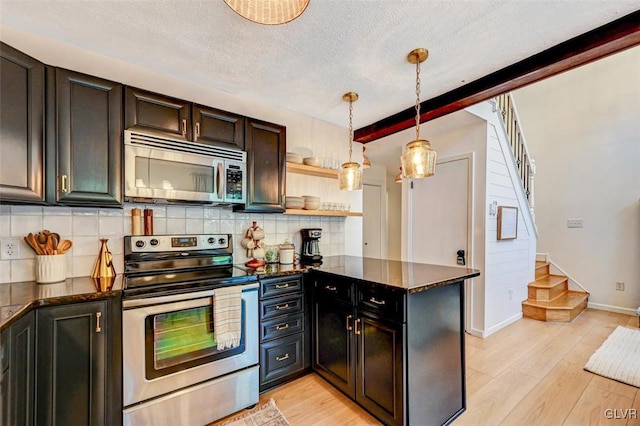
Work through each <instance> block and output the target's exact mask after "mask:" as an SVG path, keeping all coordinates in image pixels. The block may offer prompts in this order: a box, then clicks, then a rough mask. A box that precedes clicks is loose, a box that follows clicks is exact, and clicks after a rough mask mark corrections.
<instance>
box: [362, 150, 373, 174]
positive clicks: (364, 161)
mask: <svg viewBox="0 0 640 426" xmlns="http://www.w3.org/2000/svg"><path fill="white" fill-rule="evenodd" d="M366 150H367V147H365V146H363V147H362V168H363V169H368V168H369V167H371V160H369V157H367V156H366V154H365V153H364V152H365V151H366Z"/></svg>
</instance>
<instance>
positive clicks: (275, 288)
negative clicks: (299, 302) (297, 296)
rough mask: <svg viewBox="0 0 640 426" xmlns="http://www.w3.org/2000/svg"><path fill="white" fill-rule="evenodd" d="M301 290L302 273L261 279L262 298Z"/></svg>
mask: <svg viewBox="0 0 640 426" xmlns="http://www.w3.org/2000/svg"><path fill="white" fill-rule="evenodd" d="M300 291H302V278H301V277H300V275H294V276H291V277H286V278H271V279H266V280H260V299H266V298H268V297H274V296H282V295H285V294H291V293H297V292H300Z"/></svg>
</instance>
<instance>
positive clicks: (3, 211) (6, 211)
mask: <svg viewBox="0 0 640 426" xmlns="http://www.w3.org/2000/svg"><path fill="white" fill-rule="evenodd" d="M10 214H11V206H7V205H4V204H2V205H0V215H3V216H9V215H10Z"/></svg>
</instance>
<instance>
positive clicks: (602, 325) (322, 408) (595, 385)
mask: <svg viewBox="0 0 640 426" xmlns="http://www.w3.org/2000/svg"><path fill="white" fill-rule="evenodd" d="M618 325H625V326H629V327H638V318H637V317H635V316H633V317H632V316H628V315H620V314H615V313H611V312H605V311H597V310H592V309H588V310H586V311H585V312H584V313H583V314H582V315H581V316H579V317H578V318H576V319H575V320H574V321H573V322H572V323H568V324H567V323H545V322H540V321H535V320H531V319H526V318H525V319H522V320H519V321H517V322H516V323H514V324H511V325H510V326H508V327H506V328H505V329H502V330H500V331H499V332H497V333H495V334H494V335H492V336H490V337H488V338H486V339H480V338H477V337H473V336H470V335H467V339H466V342H467V343H466V348H467V411H466V412H465V413H463V414H462V415H461V416H460V417H459V418H458V419H456V421H455V422H454V423H453V424H454V425H474V426H475V425H509V426H510V425H514V426H515V425H517V426H521V425H544V426H549V425H598V424H606V425H634V426H638V425H640V389H638V388H635V387H633V386H628V385H624V384H622V383H619V382H616V381H613V380H609V379H605V378H603V377H600V376H597V375H595V374H592V373H589V372H587V371H585V370H583V367H584V365H585V363H586V362H587V360H588V359H589V357H590V356H591V354H592V353H593V352H594V351H595V350H596V349H597V348H598V347H599V346H600V345H601V344H602V342H604V340H605V339H606V338H607V336H609V334H610V333H611V332H612V331H613V330H614V328H615V327H616V326H618ZM270 398H273V399H274V400H275V401H276V404H277V405H278V407H279V408H280V410H281V411H282V413H283V414H284V415H285V417H286V418H287V419H288V420H289V422H290V423H291V425H292V426H311V425H326V426H330V425H331V426H338V425H345V426H346V425H350V426H356V425H379V424H380V423H379V422H378V421H376V420H375V419H374V418H373V417H371V416H370V415H369V414H367V412H365V411H364V410H362V409H360V408H359V407H358V406H357V405H355V404H354V403H353V402H351V401H350V400H348V399H347V398H346V397H345V396H343V395H342V394H341V393H340V392H338V391H337V390H335V389H334V388H333V387H331V386H330V385H329V384H327V382H325V381H324V380H323V379H321V378H320V377H318V376H317V375H315V374H310V375H307V376H305V377H302V378H300V379H298V380H295V381H293V382H290V383H288V384H286V385H284V386H281V387H279V388H277V389H275V390H273V391H270V392H266V393H264V394H262V395H261V396H260V404H263V403H265V402H267V401H268V400H269V399H270ZM607 409H609V410H615V411H610V414H613V415H614V416H615V417H618V419H607V417H606V415H605V411H606V410H607ZM629 409H635V410H636V411H635V412H636V413H638V418H637V419H623V418H621V417H623V415H624V414H626V413H629V411H628V410H629ZM412 426H420V425H412Z"/></svg>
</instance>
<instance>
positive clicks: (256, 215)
mask: <svg viewBox="0 0 640 426" xmlns="http://www.w3.org/2000/svg"><path fill="white" fill-rule="evenodd" d="M269 216H270V215H269ZM264 217H265V215H264V214H261V213H251V214H249V220H250V221H252V222H253V221H254V220H255V221H256V222H258V224H259V225H260V224H262V222H263V221H264Z"/></svg>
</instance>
